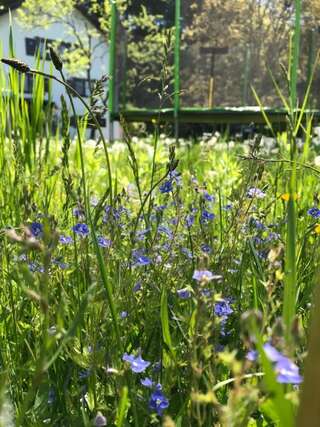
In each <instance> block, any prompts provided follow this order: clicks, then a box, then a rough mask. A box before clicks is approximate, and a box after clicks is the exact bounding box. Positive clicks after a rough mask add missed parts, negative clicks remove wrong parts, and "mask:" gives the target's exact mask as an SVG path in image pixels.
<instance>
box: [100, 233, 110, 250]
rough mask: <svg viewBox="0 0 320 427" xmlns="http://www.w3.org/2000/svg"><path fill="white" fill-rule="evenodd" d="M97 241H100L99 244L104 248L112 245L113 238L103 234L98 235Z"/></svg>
mask: <svg viewBox="0 0 320 427" xmlns="http://www.w3.org/2000/svg"><path fill="white" fill-rule="evenodd" d="M97 242H98V245H99V246H101V247H102V248H110V246H111V240H109V239H106V238H105V237H103V236H99V237H97Z"/></svg>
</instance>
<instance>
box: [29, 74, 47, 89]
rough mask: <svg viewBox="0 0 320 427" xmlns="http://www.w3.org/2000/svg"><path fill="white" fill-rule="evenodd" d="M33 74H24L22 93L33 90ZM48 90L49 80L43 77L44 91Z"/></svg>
mask: <svg viewBox="0 0 320 427" xmlns="http://www.w3.org/2000/svg"><path fill="white" fill-rule="evenodd" d="M33 78H34V77H33V75H32V74H25V81H24V93H32V90H33ZM48 92H49V80H48V79H44V93H48Z"/></svg>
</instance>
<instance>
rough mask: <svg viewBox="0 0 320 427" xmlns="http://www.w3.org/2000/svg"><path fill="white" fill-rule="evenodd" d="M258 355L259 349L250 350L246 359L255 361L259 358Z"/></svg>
mask: <svg viewBox="0 0 320 427" xmlns="http://www.w3.org/2000/svg"><path fill="white" fill-rule="evenodd" d="M257 357H258V352H257V350H249V351H248V353H247V355H246V359H247V360H249V361H250V362H254V361H255V360H257Z"/></svg>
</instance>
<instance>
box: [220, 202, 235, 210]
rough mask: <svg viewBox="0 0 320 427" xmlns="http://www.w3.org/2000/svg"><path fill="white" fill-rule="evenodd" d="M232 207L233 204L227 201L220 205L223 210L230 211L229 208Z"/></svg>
mask: <svg viewBox="0 0 320 427" xmlns="http://www.w3.org/2000/svg"><path fill="white" fill-rule="evenodd" d="M232 208H233V205H232V204H231V203H228V204H227V205H224V206H223V207H222V209H223V210H224V211H231V209H232Z"/></svg>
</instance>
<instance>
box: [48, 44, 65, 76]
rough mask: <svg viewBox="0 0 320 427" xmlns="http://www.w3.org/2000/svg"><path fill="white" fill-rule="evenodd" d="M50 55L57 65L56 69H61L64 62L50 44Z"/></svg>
mask: <svg viewBox="0 0 320 427" xmlns="http://www.w3.org/2000/svg"><path fill="white" fill-rule="evenodd" d="M50 57H51V61H52V63H53V65H54V66H55V68H56V70H58V71H61V70H62V67H63V62H62V60H61V58H60V56H59V55H58V54H57V52H56V51H55V50H54V49H53V47H51V46H50Z"/></svg>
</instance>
